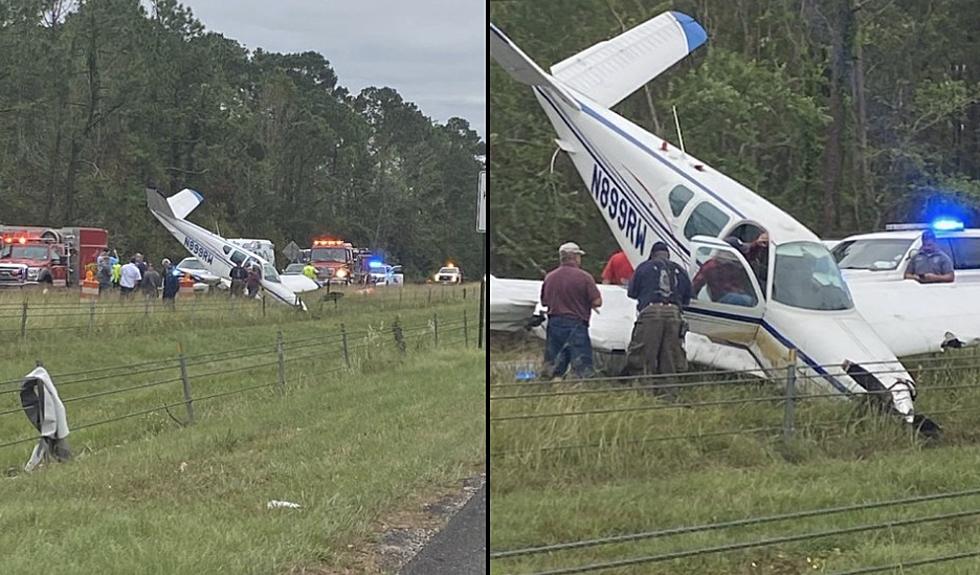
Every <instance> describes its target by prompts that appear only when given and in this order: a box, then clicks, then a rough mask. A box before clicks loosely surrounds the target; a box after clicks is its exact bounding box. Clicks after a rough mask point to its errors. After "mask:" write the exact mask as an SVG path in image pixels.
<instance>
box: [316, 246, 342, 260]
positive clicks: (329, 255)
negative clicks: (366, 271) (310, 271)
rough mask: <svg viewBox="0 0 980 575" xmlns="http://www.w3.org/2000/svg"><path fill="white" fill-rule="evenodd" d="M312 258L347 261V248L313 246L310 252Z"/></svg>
mask: <svg viewBox="0 0 980 575" xmlns="http://www.w3.org/2000/svg"><path fill="white" fill-rule="evenodd" d="M310 259H312V260H313V261H315V262H339V263H345V262H346V261H347V248H313V250H312V251H311V252H310Z"/></svg>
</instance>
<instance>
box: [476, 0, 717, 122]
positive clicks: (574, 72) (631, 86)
mask: <svg viewBox="0 0 980 575" xmlns="http://www.w3.org/2000/svg"><path fill="white" fill-rule="evenodd" d="M490 29H491V32H492V34H491V35H490V55H491V56H493V58H494V60H496V61H497V62H498V63H499V64H500V65H501V66H502V67H503V68H504V69H505V70H507V72H508V73H509V74H510V75H511V76H512V77H513V78H514V79H515V80H517V81H519V82H523V83H525V84H530V85H532V86H539V87H543V88H550V89H551V90H552V91H553V92H555V93H557V94H558V96H559V97H561V99H562V100H564V101H565V102H566V103H568V104H569V105H571V106H572V107H574V108H576V109H578V108H580V106H579V105H578V103H577V102H575V99H574V97H573V96H572V95H571V93H570V90H569V88H571V89H572V90H574V91H576V92H579V93H581V94H584V95H586V96H588V97H589V98H590V99H592V100H593V101H595V102H596V103H598V104H601V105H602V106H605V107H607V108H611V107H612V106H614V105H615V104H617V103H618V102H620V101H622V100H623V99H624V98H626V97H627V96H629V95H630V94H632V93H633V92H635V91H636V90H638V89H639V88H640V87H641V86H643V85H644V84H646V83H647V82H649V81H650V80H653V79H654V78H656V77H657V76H659V75H660V74H661V73H663V72H664V71H665V70H667V69H668V68H670V67H671V66H673V65H674V64H676V63H677V62H678V61H680V60H681V59H682V58H684V57H685V56H687V55H688V54H690V53H691V52H693V51H694V50H695V49H696V48H697V47H698V46H700V45H701V44H704V42H705V41H706V40H707V39H708V35H707V34H706V33H705V31H704V28H702V27H701V25H700V24H698V23H697V22H696V21H695V20H694V19H693V18H691V17H690V16H688V15H686V14H682V13H680V12H664V13H663V14H661V15H659V16H656V17H654V18H651V19H650V20H647V21H646V22H644V23H643V24H640V25H639V26H636V27H634V28H632V29H630V30H627V31H626V32H623V33H622V34H620V35H619V36H616V37H615V38H613V39H611V40H606V41H604V42H599V43H598V44H596V45H594V46H592V47H591V48H587V49H585V50H583V51H581V52H579V53H578V54H576V55H574V56H572V57H570V58H567V59H565V60H562V61H561V62H559V63H557V64H555V65H554V66H552V67H551V74H550V75H549V74H547V73H546V72H545V71H544V70H542V69H541V68H540V67H538V65H537V64H535V63H534V62H533V61H532V60H531V59H530V58H529V57H528V56H527V54H525V53H524V52H523V51H521V49H520V48H518V47H517V45H516V44H514V43H513V42H512V41H511V40H510V39H509V38H507V36H505V35H504V33H503V32H501V31H500V29H499V28H497V27H496V26H494V25H493V24H491V25H490Z"/></svg>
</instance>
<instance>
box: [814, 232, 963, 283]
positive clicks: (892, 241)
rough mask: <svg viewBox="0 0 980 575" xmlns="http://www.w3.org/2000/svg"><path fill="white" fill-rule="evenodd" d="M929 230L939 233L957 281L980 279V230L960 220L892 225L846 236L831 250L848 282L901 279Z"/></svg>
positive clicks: (938, 236)
mask: <svg viewBox="0 0 980 575" xmlns="http://www.w3.org/2000/svg"><path fill="white" fill-rule="evenodd" d="M926 229H932V230H933V231H934V232H935V234H936V243H937V244H938V245H939V249H940V250H942V251H943V252H945V253H946V255H948V256H949V257H950V258H951V259H952V260H953V270H954V271H955V273H956V282H964V281H980V229H975V228H969V229H967V228H964V227H963V224H962V223H961V222H958V221H956V220H947V219H942V220H937V221H934V222H932V224H889V225H887V226H885V230H886V231H884V232H875V233H870V234H858V235H854V236H850V237H847V238H844V239H843V240H841V241H839V242H837V244H836V245H834V247H833V250H831V253H832V254H833V256H834V259H835V260H837V266H838V267H839V268H840V270H841V273H842V274H843V275H844V279H846V280H847V281H848V282H854V281H861V282H863V281H900V280H902V279H904V277H905V270H906V269H907V268H908V265H909V262H910V261H912V258H913V257H915V255H916V254H917V253H919V249H920V248H921V247H922V232H923V231H925V230H926Z"/></svg>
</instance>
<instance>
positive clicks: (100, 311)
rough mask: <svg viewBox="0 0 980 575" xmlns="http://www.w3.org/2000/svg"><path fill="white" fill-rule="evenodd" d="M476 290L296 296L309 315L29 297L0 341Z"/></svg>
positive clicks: (225, 305)
mask: <svg viewBox="0 0 980 575" xmlns="http://www.w3.org/2000/svg"><path fill="white" fill-rule="evenodd" d="M478 289H479V286H477V287H474V286H471V285H417V286H408V287H397V286H387V287H378V288H368V289H347V290H344V291H326V292H322V291H318V292H315V293H313V294H301V295H300V298H301V299H304V301H305V302H306V305H307V309H308V312H309V313H307V314H305V315H302V314H300V313H299V312H298V311H297V310H293V309H291V308H288V307H286V306H282V305H280V304H276V303H268V298H267V297H262V298H259V299H255V298H244V297H239V298H231V297H229V295H228V294H223V293H213V294H212V293H209V294H195V295H178V296H177V298H176V300H175V301H174V302H173V303H172V304H167V303H164V302H163V301H162V300H160V299H159V298H156V297H146V296H145V295H144V294H142V293H140V292H134V293H133V295H132V296H130V298H129V299H125V298H121V297H119V296H118V295H116V294H110V295H107V296H105V297H102V298H94V299H88V300H82V299H79V300H78V301H76V302H65V301H62V299H63V298H61V299H57V300H54V301H52V300H51V299H50V298H49V297H42V296H35V297H34V298H32V297H31V295H30V294H28V295H25V297H24V298H23V299H22V301H18V302H10V301H0V325H2V326H10V327H3V328H0V337H2V336H10V335H16V336H19V337H21V338H27V337H28V335H29V334H31V333H37V332H40V333H44V332H52V331H55V332H56V331H74V332H83V333H86V334H92V333H98V332H100V331H104V330H106V329H108V328H117V327H126V328H134V327H135V328H138V327H139V322H140V320H148V319H151V318H156V317H160V316H165V317H177V318H179V319H187V320H194V319H196V318H202V317H213V316H214V315H217V314H221V313H226V312H228V313H230V314H231V315H232V316H238V315H239V314H240V313H243V312H249V313H253V314H256V315H258V314H260V313H261V317H263V318H265V317H267V316H268V315H269V314H271V313H275V314H277V316H285V315H286V314H293V315H294V318H295V319H304V318H307V319H315V318H314V315H318V316H319V315H323V314H324V313H327V312H332V313H342V312H343V311H344V310H345V308H346V307H350V306H348V305H347V304H348V303H351V304H354V306H355V307H356V306H358V305H360V304H362V303H370V304H372V305H374V306H377V307H379V308H380V309H383V310H384V309H392V310H394V309H406V308H424V307H430V306H432V305H433V304H434V303H436V304H439V303H445V302H451V301H467V300H468V298H469V299H470V300H472V299H474V297H476V296H478V295H479V293H478V291H477V290H478ZM304 296H306V297H304Z"/></svg>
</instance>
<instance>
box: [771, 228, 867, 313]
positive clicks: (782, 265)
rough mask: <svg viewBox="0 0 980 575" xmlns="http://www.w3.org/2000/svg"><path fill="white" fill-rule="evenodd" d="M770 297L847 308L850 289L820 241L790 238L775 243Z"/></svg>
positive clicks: (805, 305) (828, 308) (803, 304)
mask: <svg viewBox="0 0 980 575" xmlns="http://www.w3.org/2000/svg"><path fill="white" fill-rule="evenodd" d="M773 276H774V277H773V282H772V298H773V299H774V300H776V301H778V302H779V303H782V304H785V305H788V306H792V307H798V308H801V309H812V310H818V311H834V310H844V309H851V308H853V307H854V302H853V301H852V300H851V292H850V291H848V289H847V284H845V283H844V278H843V277H841V274H840V269H838V267H837V264H836V263H835V262H834V258H833V257H832V256H831V255H830V252H829V251H827V248H826V247H824V245H823V244H819V243H816V242H793V243H789V244H783V245H781V246H777V247H776V264H775V268H774V271H773Z"/></svg>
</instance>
